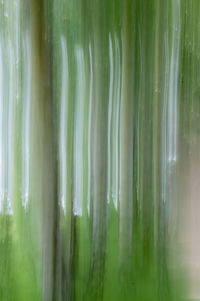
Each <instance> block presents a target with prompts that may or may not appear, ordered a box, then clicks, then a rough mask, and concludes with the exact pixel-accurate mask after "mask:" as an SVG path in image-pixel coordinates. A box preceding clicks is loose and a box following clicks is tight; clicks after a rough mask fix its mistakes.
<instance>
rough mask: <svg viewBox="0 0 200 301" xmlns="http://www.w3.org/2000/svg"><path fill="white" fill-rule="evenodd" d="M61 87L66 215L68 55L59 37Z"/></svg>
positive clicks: (61, 169)
mask: <svg viewBox="0 0 200 301" xmlns="http://www.w3.org/2000/svg"><path fill="white" fill-rule="evenodd" d="M61 51H62V86H61V106H60V196H61V206H62V209H63V211H64V213H65V214H66V206H67V204H66V200H67V159H66V156H67V134H66V127H67V102H68V99H67V93H68V55H67V46H66V40H65V37H64V36H61Z"/></svg>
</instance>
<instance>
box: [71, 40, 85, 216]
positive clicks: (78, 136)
mask: <svg viewBox="0 0 200 301" xmlns="http://www.w3.org/2000/svg"><path fill="white" fill-rule="evenodd" d="M75 55H76V63H77V86H76V103H75V120H74V122H75V123H74V206H73V209H74V215H82V205H83V127H84V97H85V76H86V75H85V63H84V53H83V49H82V48H80V47H78V46H77V48H76V51H75Z"/></svg>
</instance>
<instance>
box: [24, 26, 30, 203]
mask: <svg viewBox="0 0 200 301" xmlns="http://www.w3.org/2000/svg"><path fill="white" fill-rule="evenodd" d="M23 48H24V63H23V65H24V78H23V81H24V110H23V114H24V116H23V137H22V147H23V167H22V168H23V169H22V204H23V206H24V208H25V209H26V208H27V206H28V200H29V190H30V189H29V182H30V179H29V178H30V105H31V40H30V36H29V32H26V34H25V39H24V41H23Z"/></svg>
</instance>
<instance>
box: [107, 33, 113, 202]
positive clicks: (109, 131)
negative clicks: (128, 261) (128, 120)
mask: <svg viewBox="0 0 200 301" xmlns="http://www.w3.org/2000/svg"><path fill="white" fill-rule="evenodd" d="M109 58H110V89H109V105H108V188H107V189H108V192H107V201H108V203H109V202H110V190H111V158H110V156H111V121H112V101H113V74H114V66H113V65H114V63H113V47H112V38H111V34H110V33H109Z"/></svg>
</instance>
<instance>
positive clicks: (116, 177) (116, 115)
mask: <svg viewBox="0 0 200 301" xmlns="http://www.w3.org/2000/svg"><path fill="white" fill-rule="evenodd" d="M114 39H115V74H114V78H115V80H114V84H115V86H114V108H113V185H112V197H113V203H114V206H115V208H116V210H117V207H118V197H119V151H118V148H119V106H120V84H121V82H120V81H121V68H120V49H119V39H118V38H117V36H116V34H115V38H114Z"/></svg>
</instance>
